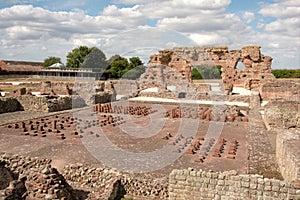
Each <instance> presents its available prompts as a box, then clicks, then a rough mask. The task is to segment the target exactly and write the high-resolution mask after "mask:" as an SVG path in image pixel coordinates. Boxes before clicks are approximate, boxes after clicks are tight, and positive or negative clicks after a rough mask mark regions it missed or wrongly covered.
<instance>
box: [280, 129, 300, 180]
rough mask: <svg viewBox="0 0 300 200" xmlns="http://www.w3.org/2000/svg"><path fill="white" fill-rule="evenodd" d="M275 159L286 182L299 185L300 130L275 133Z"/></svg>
mask: <svg viewBox="0 0 300 200" xmlns="http://www.w3.org/2000/svg"><path fill="white" fill-rule="evenodd" d="M276 133H277V138H276V158H277V161H278V165H279V169H280V172H281V174H282V176H283V178H284V179H285V180H286V181H299V183H300V149H299V147H300V130H293V131H291V130H282V129H278V130H277V131H276Z"/></svg>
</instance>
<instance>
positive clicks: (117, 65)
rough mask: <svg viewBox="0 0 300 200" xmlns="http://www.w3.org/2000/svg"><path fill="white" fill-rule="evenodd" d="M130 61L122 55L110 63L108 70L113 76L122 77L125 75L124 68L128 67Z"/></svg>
mask: <svg viewBox="0 0 300 200" xmlns="http://www.w3.org/2000/svg"><path fill="white" fill-rule="evenodd" d="M128 66H129V63H128V60H127V59H126V58H123V57H120V58H118V59H115V60H114V61H112V62H111V63H110V65H109V69H108V70H107V71H108V72H110V73H111V75H112V77H113V78H120V77H121V76H122V75H123V70H125V69H126V68H128Z"/></svg>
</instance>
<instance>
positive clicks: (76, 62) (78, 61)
mask: <svg viewBox="0 0 300 200" xmlns="http://www.w3.org/2000/svg"><path fill="white" fill-rule="evenodd" d="M90 52H91V49H89V48H88V47H87V46H80V47H77V48H75V49H73V50H72V51H71V52H69V53H68V55H67V67H68V68H80V67H81V66H82V64H83V62H84V59H85V57H86V56H87V55H88V54H89V53H90Z"/></svg>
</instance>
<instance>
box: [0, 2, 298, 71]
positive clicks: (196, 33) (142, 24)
mask: <svg viewBox="0 0 300 200" xmlns="http://www.w3.org/2000/svg"><path fill="white" fill-rule="evenodd" d="M0 1H1V0H0ZM68 2H69V3H71V1H67V3H68ZM76 2H79V1H74V2H73V3H76ZM112 2H113V3H116V5H109V6H107V7H105V8H104V9H103V10H101V11H100V12H99V14H98V15H97V16H90V15H88V14H87V13H86V12H85V11H83V10H79V9H76V10H74V9H73V10H71V11H53V10H57V9H53V8H51V10H52V11H50V10H49V9H48V8H47V7H46V6H44V7H43V8H41V7H34V6H32V5H18V6H12V7H8V8H3V9H0V20H1V23H0V31H1V33H2V34H1V35H0V47H1V48H2V49H3V50H2V51H0V58H3V57H4V58H7V57H8V56H11V58H12V59H18V58H20V59H23V58H27V59H29V60H30V58H32V59H33V60H42V59H44V58H46V57H48V56H50V55H51V56H58V57H61V58H62V59H63V60H64V57H65V54H66V53H67V52H68V51H70V50H71V49H72V48H74V47H77V46H79V45H87V46H97V47H99V48H101V49H102V50H103V51H104V52H105V53H106V54H107V57H109V56H111V55H113V54H116V53H117V54H121V55H124V56H127V55H130V56H134V54H137V56H140V57H142V58H143V60H145V59H147V57H149V55H150V54H152V53H155V52H157V50H158V49H162V48H169V47H173V46H195V45H200V46H202V45H228V46H229V47H230V48H231V49H240V48H241V47H242V46H244V45H260V46H262V47H263V48H262V51H263V53H264V54H265V55H271V56H273V57H276V58H274V63H275V64H276V66H280V65H281V66H282V65H283V63H284V62H286V61H284V59H286V58H287V57H292V58H294V59H293V60H292V61H290V62H288V64H289V65H290V66H291V67H292V66H296V67H297V66H298V67H299V64H298V63H297V62H296V61H297V59H298V61H299V55H298V57H297V54H298V53H297V52H299V45H300V44H299V42H300V39H299V36H298V35H297V33H299V32H300V30H299V28H300V25H299V23H300V21H299V17H298V16H299V3H298V2H297V1H293V0H278V1H276V2H275V3H272V4H266V3H263V4H261V9H260V11H259V12H258V13H254V12H249V11H245V12H244V13H242V14H241V15H237V14H235V13H229V11H228V10H227V8H228V6H229V5H230V3H231V1H230V0H210V1H207V0H197V1H196V0H161V1H159V0H153V1H146V0H115V1H112ZM120 4H126V5H128V6H126V7H122V6H121V5H120ZM51 5H52V4H50V3H49V4H48V6H49V7H51ZM62 6H65V5H62ZM71 7H72V6H71ZM261 16H266V17H272V18H273V19H274V20H273V21H270V20H269V21H267V20H263V18H261ZM272 18H271V19H272ZM149 21H151V23H149ZM252 22H258V24H257V27H256V28H258V29H260V30H259V31H260V32H258V31H257V30H256V28H255V27H251V25H253V23H252ZM150 26H151V27H150ZM7 52H9V53H7ZM32 52H36V53H34V54H32ZM30 53H31V54H30ZM49 54H50V55H49ZM286 63H287V62H286Z"/></svg>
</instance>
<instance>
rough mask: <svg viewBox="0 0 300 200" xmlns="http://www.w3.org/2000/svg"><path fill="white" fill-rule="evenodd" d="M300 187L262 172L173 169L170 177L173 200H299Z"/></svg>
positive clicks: (170, 197)
mask: <svg viewBox="0 0 300 200" xmlns="http://www.w3.org/2000/svg"><path fill="white" fill-rule="evenodd" d="M298 198H300V189H299V188H295V187H294V185H293V184H291V183H288V182H284V181H279V180H276V179H267V178H264V177H263V176H260V175H249V174H247V175H245V174H237V172H236V171H229V172H223V173H220V172H205V171H202V170H199V171H194V170H193V169H191V168H189V169H184V170H173V171H172V173H171V174H170V176H169V199H170V200H177V199H178V200H179V199H180V200H182V199H185V200H198V199H215V200H217V199H222V200H223V199H228V200H231V199H240V200H244V199H264V200H267V199H269V200H271V199H272V200H285V199H288V200H297V199H298Z"/></svg>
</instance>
